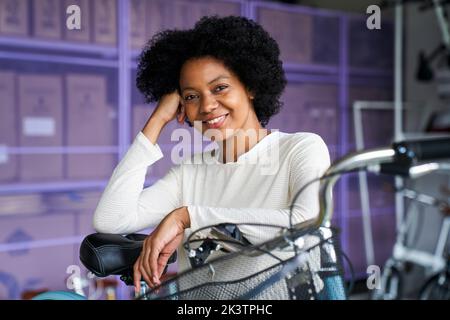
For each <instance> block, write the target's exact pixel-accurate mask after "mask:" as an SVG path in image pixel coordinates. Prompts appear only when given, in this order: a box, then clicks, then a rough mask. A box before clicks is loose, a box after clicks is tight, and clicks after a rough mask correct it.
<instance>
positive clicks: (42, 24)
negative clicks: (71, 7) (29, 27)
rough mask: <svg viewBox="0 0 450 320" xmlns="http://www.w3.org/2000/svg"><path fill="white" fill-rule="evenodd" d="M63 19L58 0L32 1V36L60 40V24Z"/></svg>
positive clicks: (63, 13)
mask: <svg viewBox="0 0 450 320" xmlns="http://www.w3.org/2000/svg"><path fill="white" fill-rule="evenodd" d="M65 17H66V15H65V10H64V11H63V10H62V8H61V1H60V0H33V19H32V20H33V36H35V37H37V38H46V39H55V40H57V39H61V38H62V25H61V22H62V20H63V18H65Z"/></svg>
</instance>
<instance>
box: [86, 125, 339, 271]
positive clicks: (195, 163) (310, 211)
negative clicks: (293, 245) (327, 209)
mask: <svg viewBox="0 0 450 320" xmlns="http://www.w3.org/2000/svg"><path fill="white" fill-rule="evenodd" d="M274 150H278V153H276V152H275V151H274ZM206 154H207V153H206V152H205V153H198V154H195V155H193V156H192V157H189V159H187V160H185V161H183V162H182V163H181V164H180V165H175V166H173V167H172V168H171V169H170V170H169V172H168V173H167V174H166V175H165V176H164V177H163V178H161V179H160V180H158V181H157V182H156V183H154V184H153V185H151V186H150V187H147V188H144V182H145V176H146V173H147V169H148V168H149V166H151V165H152V164H154V163H155V162H156V161H163V160H160V159H161V158H163V154H162V152H161V149H160V148H159V146H158V145H157V144H152V143H151V142H150V141H149V140H148V139H147V137H146V136H145V135H144V134H143V133H142V132H139V133H138V135H137V136H136V138H135V140H134V142H133V143H132V145H131V146H130V148H129V150H128V152H127V153H126V154H125V156H124V157H123V159H122V160H121V161H120V162H119V164H118V165H117V167H116V168H115V170H114V171H113V174H112V176H111V178H110V180H109V182H108V184H107V186H106V188H105V190H104V192H103V194H102V196H101V198H100V201H99V203H98V206H97V208H96V211H95V213H94V219H93V224H94V228H95V229H96V230H97V231H98V232H103V233H115V234H127V233H133V232H136V231H139V230H142V229H146V228H148V227H151V226H156V225H158V223H159V222H160V221H161V220H162V219H163V217H164V216H165V215H167V214H168V213H170V212H171V211H172V210H174V209H176V208H179V207H181V206H187V208H188V211H189V215H190V220H191V228H190V229H188V230H186V233H185V236H187V235H188V234H190V232H192V231H195V230H197V229H199V228H201V227H204V226H208V225H213V224H218V223H224V222H230V223H242V222H256V223H266V224H270V223H272V224H277V225H284V226H288V224H289V212H290V210H289V207H290V205H291V202H292V199H293V197H294V195H295V193H296V192H297V191H298V190H299V189H300V188H301V187H302V186H303V185H304V184H306V183H307V182H309V181H310V180H312V179H314V178H316V177H319V176H321V175H322V174H323V173H324V172H325V170H326V169H327V168H328V167H329V165H330V157H329V153H328V149H327V147H326V145H325V143H324V142H323V140H322V139H321V138H320V137H319V136H318V135H316V134H313V133H305V132H299V133H283V132H278V131H272V133H270V134H269V135H267V136H266V137H264V138H263V139H262V140H261V141H259V142H258V143H257V144H256V145H255V146H254V147H253V148H251V149H250V150H249V151H248V152H246V153H244V154H242V155H241V156H239V158H238V160H237V161H236V162H231V163H230V162H228V163H225V164H224V163H222V162H219V161H218V160H217V159H221V155H220V151H219V152H217V153H216V154H217V157H216V158H215V159H214V158H211V157H210V158H208V159H213V161H212V163H211V161H208V162H207V163H201V162H202V159H203V157H205V155H206ZM208 155H210V153H209V154H208ZM274 155H275V156H276V160H277V162H276V163H274V162H273V160H274ZM251 159H253V160H254V159H257V160H258V162H257V163H254V162H252V163H250V160H251ZM167 161H170V159H168V160H167ZM267 161H272V162H271V163H272V167H271V168H272V170H266V171H264V170H262V167H263V166H262V165H261V164H264V163H266V164H267V163H268V162H267ZM318 187H319V185H318V183H315V184H313V185H311V186H310V187H308V188H307V189H306V190H305V192H303V193H302V195H301V196H300V197H299V198H298V199H297V201H296V204H295V209H294V210H293V221H294V223H298V222H302V221H305V220H308V219H311V218H314V217H315V216H316V215H317V214H318V208H319V203H318ZM239 229H241V231H242V232H243V234H244V236H245V237H246V238H247V239H248V240H249V241H250V242H252V243H258V242H261V241H264V240H268V239H270V238H271V237H273V236H275V235H276V232H278V230H277V229H273V228H263V227H256V226H240V227H239ZM180 248H181V247H180ZM181 251H182V250H179V257H180V259H179V268H180V269H181V270H184V269H186V268H188V267H189V263H188V261H187V259H186V256H184V255H183V254H180V252H181Z"/></svg>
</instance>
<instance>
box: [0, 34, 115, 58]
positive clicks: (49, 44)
mask: <svg viewBox="0 0 450 320" xmlns="http://www.w3.org/2000/svg"><path fill="white" fill-rule="evenodd" d="M0 46H8V47H17V48H27V49H39V50H42V49H44V50H50V51H64V52H68V53H85V54H98V55H101V56H103V57H104V58H114V59H117V56H118V50H117V48H116V47H110V46H101V45H97V44H93V43H73V42H63V40H54V41H50V40H38V39H33V38H25V37H24V38H17V37H5V36H0Z"/></svg>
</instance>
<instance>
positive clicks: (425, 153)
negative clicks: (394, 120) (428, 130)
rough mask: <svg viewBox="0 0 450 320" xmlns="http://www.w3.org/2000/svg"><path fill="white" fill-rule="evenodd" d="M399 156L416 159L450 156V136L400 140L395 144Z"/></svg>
mask: <svg viewBox="0 0 450 320" xmlns="http://www.w3.org/2000/svg"><path fill="white" fill-rule="evenodd" d="M393 148H394V150H395V152H396V155H397V156H398V157H405V156H406V157H408V158H411V159H416V160H433V159H445V158H450V137H441V138H433V139H422V140H409V141H400V142H396V143H394V144H393Z"/></svg>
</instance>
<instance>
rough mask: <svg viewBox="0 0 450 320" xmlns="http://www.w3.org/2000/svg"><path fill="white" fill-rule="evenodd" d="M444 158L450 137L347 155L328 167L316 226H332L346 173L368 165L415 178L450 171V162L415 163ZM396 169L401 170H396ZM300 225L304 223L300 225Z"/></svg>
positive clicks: (447, 153)
mask: <svg viewBox="0 0 450 320" xmlns="http://www.w3.org/2000/svg"><path fill="white" fill-rule="evenodd" d="M444 158H450V137H440V138H433V139H422V140H405V141H401V142H396V143H393V144H392V146H391V147H388V148H380V149H370V150H366V151H360V152H354V153H351V154H349V155H347V156H346V157H344V158H342V159H340V160H338V161H337V162H336V163H334V164H332V165H331V166H330V168H328V170H327V171H326V173H325V175H324V176H331V178H329V179H325V180H321V184H320V189H319V204H320V212H319V217H318V219H317V220H316V221H315V223H314V226H315V227H317V228H318V227H321V226H325V227H329V226H330V224H331V218H332V214H333V202H332V190H333V186H334V185H335V183H336V182H337V180H338V179H339V177H340V176H341V174H342V173H344V172H348V171H351V170H359V169H368V168H372V171H375V172H376V171H377V170H376V169H375V170H374V168H378V172H383V173H389V174H394V175H406V176H408V177H409V178H413V179H414V178H418V177H420V176H423V175H426V174H429V173H431V172H435V171H437V170H450V165H449V164H448V163H438V162H432V163H424V164H419V165H415V162H417V161H420V160H431V159H444ZM387 164H390V165H391V166H390V167H389V169H390V170H383V165H387ZM384 168H387V167H384ZM395 168H397V169H396V170H393V169H395ZM405 173H406V174H405ZM299 227H302V226H301V225H299ZM296 228H297V226H296Z"/></svg>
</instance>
